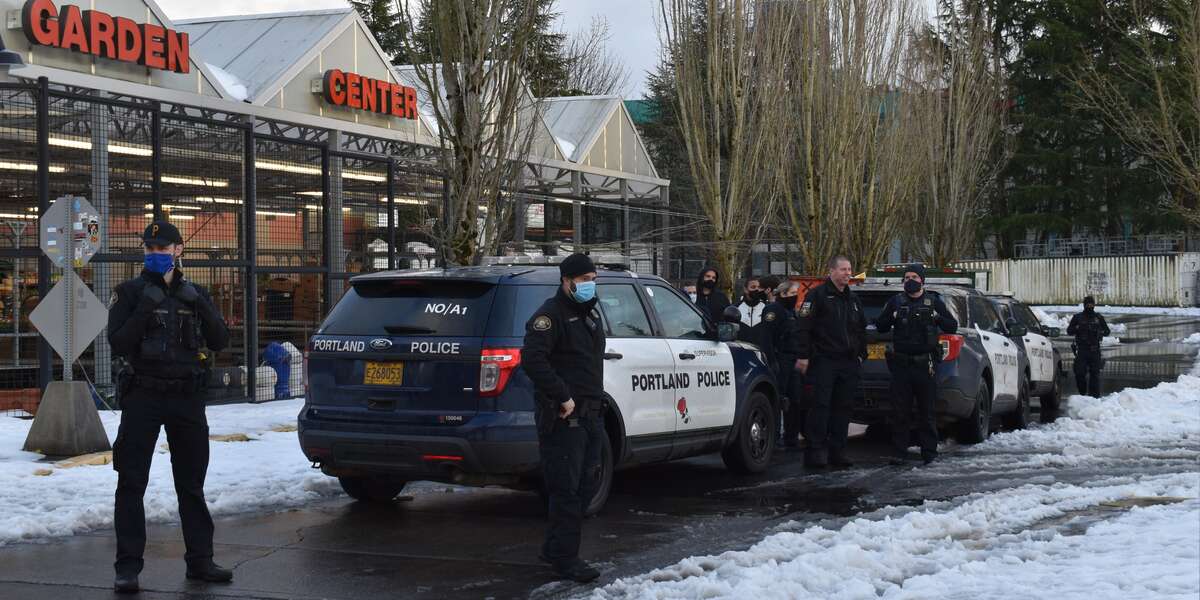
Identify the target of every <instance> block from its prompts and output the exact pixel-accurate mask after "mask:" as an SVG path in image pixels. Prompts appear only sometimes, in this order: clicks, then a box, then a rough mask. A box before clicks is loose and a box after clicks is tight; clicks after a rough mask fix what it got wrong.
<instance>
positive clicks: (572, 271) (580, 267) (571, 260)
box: [558, 253, 596, 279]
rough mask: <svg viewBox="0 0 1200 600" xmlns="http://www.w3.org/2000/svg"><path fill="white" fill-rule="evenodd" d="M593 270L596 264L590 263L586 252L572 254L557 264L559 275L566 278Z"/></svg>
mask: <svg viewBox="0 0 1200 600" xmlns="http://www.w3.org/2000/svg"><path fill="white" fill-rule="evenodd" d="M595 272H596V265H594V264H592V259H591V258H589V257H588V255H586V254H578V253H576V254H572V255H570V256H568V257H567V258H566V259H565V260H563V261H562V262H561V263H559V265H558V273H559V275H561V276H563V277H566V278H568V279H575V278H576V277H579V276H580V275H586V274H588V273H595Z"/></svg>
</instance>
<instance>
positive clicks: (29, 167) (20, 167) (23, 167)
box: [0, 160, 67, 173]
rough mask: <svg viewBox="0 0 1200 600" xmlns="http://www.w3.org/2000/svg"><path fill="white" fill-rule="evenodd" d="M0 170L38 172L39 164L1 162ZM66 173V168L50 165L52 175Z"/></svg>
mask: <svg viewBox="0 0 1200 600" xmlns="http://www.w3.org/2000/svg"><path fill="white" fill-rule="evenodd" d="M0 169H7V170H9V171H37V170H38V166H37V163H31V162H23V161H22V162H12V161H6V160H0ZM66 171H67V169H66V168H65V167H58V166H55V165H50V172H51V173H65V172H66Z"/></svg>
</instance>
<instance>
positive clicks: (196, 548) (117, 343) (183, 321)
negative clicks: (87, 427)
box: [108, 221, 233, 593]
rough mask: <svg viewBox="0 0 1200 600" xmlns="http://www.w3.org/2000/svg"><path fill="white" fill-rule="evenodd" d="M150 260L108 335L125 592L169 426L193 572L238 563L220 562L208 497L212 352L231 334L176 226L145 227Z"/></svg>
mask: <svg viewBox="0 0 1200 600" xmlns="http://www.w3.org/2000/svg"><path fill="white" fill-rule="evenodd" d="M142 241H143V243H144V244H145V268H144V269H143V270H142V274H141V275H140V276H138V277H137V278H135V279H130V280H129V281H126V282H124V283H121V284H120V285H118V286H117V287H116V289H115V290H114V291H113V295H112V299H111V301H110V307H109V313H108V342H109V344H111V346H112V351H113V355H114V356H115V357H118V359H120V360H121V361H122V362H123V363H124V365H125V366H124V367H123V368H122V371H121V373H120V374H119V377H118V384H119V386H120V402H121V426H120V429H118V431H117V439H116V441H115V442H114V443H113V468H114V469H116V471H117V493H116V506H115V509H114V511H113V520H114V525H115V528H116V533H117V560H116V563H115V565H114V567H115V569H116V579H115V581H114V588H115V589H116V591H118V592H126V593H130V592H136V591H138V574H139V573H140V572H141V570H142V566H143V560H142V554H143V552H144V551H145V548H146V516H145V509H144V506H143V504H142V499H143V496H144V495H145V493H146V485H147V483H148V481H149V476H150V459H151V458H152V457H153V456H154V451H155V449H156V446H155V444H156V443H157V440H158V432H159V429H160V428H163V427H165V428H166V430H167V443H168V444H169V445H170V448H171V472H172V474H173V476H174V479H175V494H176V496H177V498H178V500H179V518H180V521H182V526H183V540H184V544H185V546H186V553H185V554H184V559H185V560H186V561H187V573H186V574H187V578H188V579H199V580H203V581H210V582H225V581H230V580H231V579H232V578H233V572H232V571H230V570H228V569H223V568H221V567H219V566H217V565H216V564H214V563H213V521H212V517H211V516H210V515H209V513H208V506H207V505H206V504H205V503H204V477H205V474H206V472H207V470H208V422H207V419H206V417H205V414H204V404H205V401H204V395H203V389H204V384H205V381H206V379H207V371H206V369H205V367H204V364H205V362H204V361H205V358H206V357H205V356H204V351H205V349H206V348H207V350H208V351H211V352H215V351H218V350H221V349H223V348H224V347H225V346H226V345H227V344H228V343H229V330H228V329H227V328H226V327H225V321H224V320H223V319H222V318H221V315H220V313H219V312H217V309H216V307H215V306H214V305H213V302H212V299H211V298H210V297H209V294H208V291H206V290H205V289H204V288H202V287H200V286H197V285H195V284H193V283H192V282H190V281H188V280H187V278H186V277H184V274H183V272H182V271H181V270H180V269H179V268H178V267H177V266H176V260H177V259H178V257H179V256H180V254H182V253H183V238H182V237H180V235H179V230H178V229H176V228H175V226H174V225H172V224H170V223H168V222H166V221H154V222H153V223H151V224H150V225H149V226H148V227H146V231H145V233H144V234H143V235H142Z"/></svg>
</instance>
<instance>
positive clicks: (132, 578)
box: [113, 573, 142, 594]
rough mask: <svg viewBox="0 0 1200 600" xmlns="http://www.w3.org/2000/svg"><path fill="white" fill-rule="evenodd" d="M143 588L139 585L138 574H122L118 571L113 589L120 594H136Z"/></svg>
mask: <svg viewBox="0 0 1200 600" xmlns="http://www.w3.org/2000/svg"><path fill="white" fill-rule="evenodd" d="M141 589H142V588H141V587H140V586H139V585H138V576H137V575H122V574H120V573H117V578H116V579H114V580H113V591H115V592H117V593H118V594H136V593H137V592H138V591H139V590H141Z"/></svg>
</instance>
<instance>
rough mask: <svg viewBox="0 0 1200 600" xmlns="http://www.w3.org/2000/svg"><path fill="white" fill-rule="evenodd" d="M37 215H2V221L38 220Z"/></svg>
mask: <svg viewBox="0 0 1200 600" xmlns="http://www.w3.org/2000/svg"><path fill="white" fill-rule="evenodd" d="M36 218H38V217H37V215H18V214H13V213H0V219H30V220H32V219H36Z"/></svg>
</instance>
